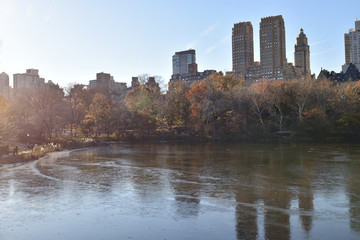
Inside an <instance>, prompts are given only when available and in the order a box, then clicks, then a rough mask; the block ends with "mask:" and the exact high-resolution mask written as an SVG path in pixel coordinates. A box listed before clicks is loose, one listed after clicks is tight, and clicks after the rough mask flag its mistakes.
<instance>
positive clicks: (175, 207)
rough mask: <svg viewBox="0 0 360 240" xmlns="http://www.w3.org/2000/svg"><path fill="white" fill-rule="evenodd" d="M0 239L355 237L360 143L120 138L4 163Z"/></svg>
mask: <svg viewBox="0 0 360 240" xmlns="http://www.w3.org/2000/svg"><path fill="white" fill-rule="evenodd" d="M0 239H6V240H8V239H9V240H17V239H21V240H24V239H36V240H39V239H52V240H54V239H67V240H68V239H98V240H100V239H104V240H107V239H132V240H134V239H160V240H163V239H167V240H172V239H175V240H178V239H179V240H180V239H207V240H208V239H360V145H356V144H353V145H345V144H316V143H305V144H304V143H253V144H245V143H217V144H214V143H205V144H204V143H202V144H190V143H188V144H179V143H154V144H152V143H144V144H130V143H119V144H113V145H111V146H108V147H96V148H89V149H79V150H74V151H65V152H57V153H52V154H49V155H47V156H45V157H44V158H42V159H40V160H37V161H34V162H29V163H22V164H15V165H4V166H1V167H0Z"/></svg>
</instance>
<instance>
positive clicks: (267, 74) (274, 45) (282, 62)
mask: <svg viewBox="0 0 360 240" xmlns="http://www.w3.org/2000/svg"><path fill="white" fill-rule="evenodd" d="M260 62H261V74H262V77H263V78H266V79H275V80H278V79H279V80H282V79H284V73H283V68H284V67H285V66H286V65H287V59H286V44H285V23H284V19H283V17H282V16H281V15H279V16H274V17H265V18H262V19H261V22H260Z"/></svg>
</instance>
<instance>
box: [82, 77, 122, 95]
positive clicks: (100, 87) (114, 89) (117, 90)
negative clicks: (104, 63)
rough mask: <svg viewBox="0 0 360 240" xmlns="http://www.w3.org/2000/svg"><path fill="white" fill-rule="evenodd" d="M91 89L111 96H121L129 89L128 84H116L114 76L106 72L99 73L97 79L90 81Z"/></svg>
mask: <svg viewBox="0 0 360 240" xmlns="http://www.w3.org/2000/svg"><path fill="white" fill-rule="evenodd" d="M89 87H90V88H95V89H96V90H97V91H99V92H101V93H103V94H110V95H121V94H122V93H123V92H124V91H125V90H126V89H127V86H126V83H122V82H115V80H114V77H113V76H111V75H110V74H109V73H104V72H101V73H97V74H96V79H95V80H90V81H89Z"/></svg>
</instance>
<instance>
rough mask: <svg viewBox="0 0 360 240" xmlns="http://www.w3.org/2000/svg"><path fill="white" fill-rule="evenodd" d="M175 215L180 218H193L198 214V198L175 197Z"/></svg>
mask: <svg viewBox="0 0 360 240" xmlns="http://www.w3.org/2000/svg"><path fill="white" fill-rule="evenodd" d="M175 200H176V213H177V214H178V215H180V216H181V217H195V216H198V215H199V212H200V199H199V198H198V196H177V197H175Z"/></svg>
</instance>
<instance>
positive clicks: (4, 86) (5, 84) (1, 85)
mask: <svg viewBox="0 0 360 240" xmlns="http://www.w3.org/2000/svg"><path fill="white" fill-rule="evenodd" d="M9 91H10V86H9V75H7V74H6V73H4V72H3V73H1V74H0V94H1V95H4V96H5V97H7V98H9Z"/></svg>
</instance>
